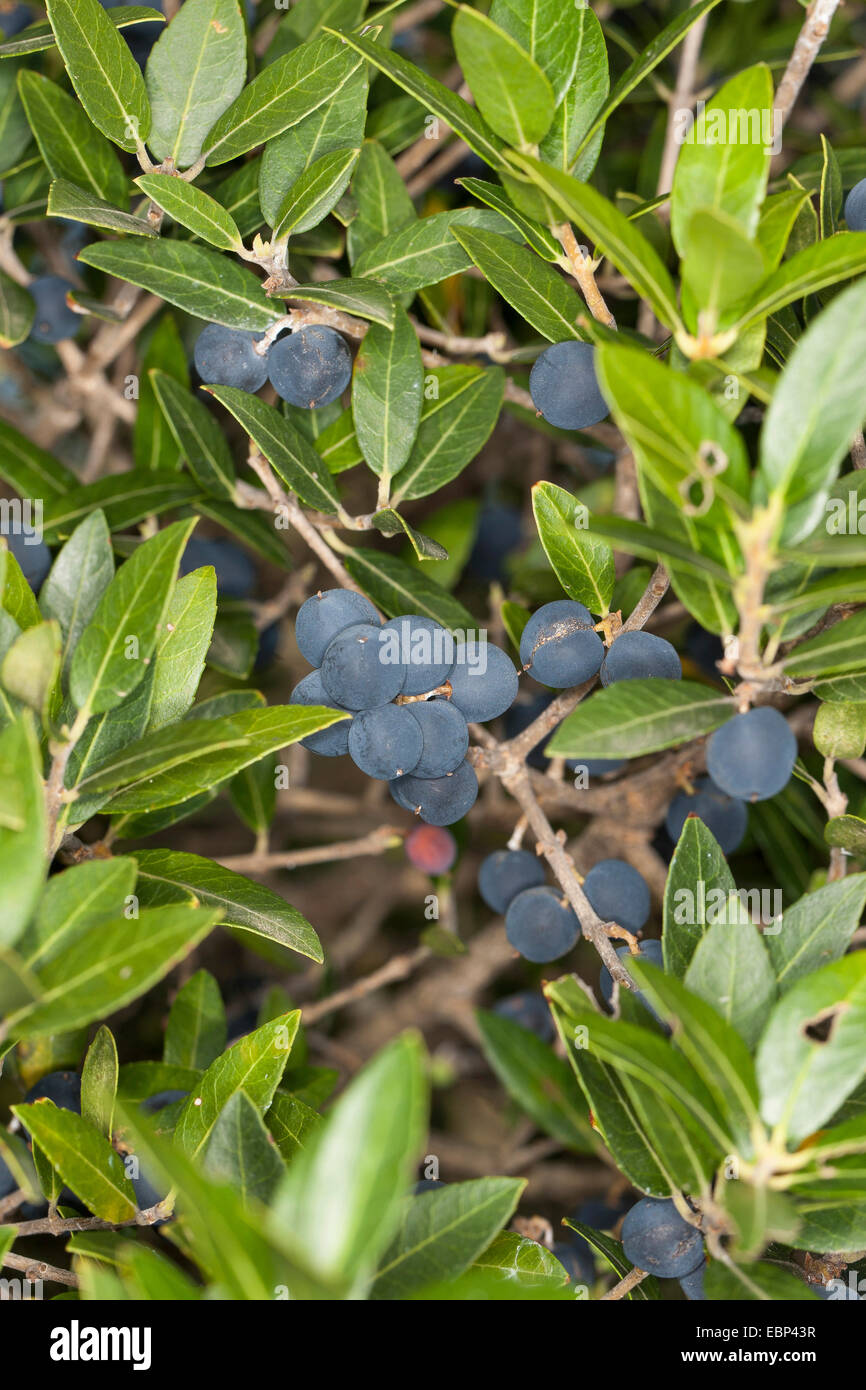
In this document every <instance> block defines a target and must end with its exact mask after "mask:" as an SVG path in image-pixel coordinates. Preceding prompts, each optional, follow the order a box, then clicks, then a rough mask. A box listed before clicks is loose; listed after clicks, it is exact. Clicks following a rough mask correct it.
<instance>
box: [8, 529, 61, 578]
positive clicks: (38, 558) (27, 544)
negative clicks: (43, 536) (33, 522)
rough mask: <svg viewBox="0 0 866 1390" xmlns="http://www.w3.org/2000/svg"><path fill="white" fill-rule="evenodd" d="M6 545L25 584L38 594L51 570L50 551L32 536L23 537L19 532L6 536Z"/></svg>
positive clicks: (42, 542) (43, 543)
mask: <svg viewBox="0 0 866 1390" xmlns="http://www.w3.org/2000/svg"><path fill="white" fill-rule="evenodd" d="M34 542H35V543H34ZM6 544H7V545H8V546H9V549H10V550H11V551H12V554H13V555H14V556H15V559H16V560H17V561H18V563H19V565H20V566H21V572H22V574H23V575H24V578H25V579H26V580H27V583H28V584H29V585H30V587H31V589H33V590H34V592H37V593H38V591H39V589H40V588H41V586H42V583H43V581H44V579H45V577H46V575H47V574H48V571H49V570H50V569H51V551H50V550H49V549H48V546H47V545H46V544H45V542H44V541H39V540H36V538H35V536H34V535H33V534H31V535H29V536H24V535H22V534H20V533H19V532H15V533H13V534H10V535H7V536H6Z"/></svg>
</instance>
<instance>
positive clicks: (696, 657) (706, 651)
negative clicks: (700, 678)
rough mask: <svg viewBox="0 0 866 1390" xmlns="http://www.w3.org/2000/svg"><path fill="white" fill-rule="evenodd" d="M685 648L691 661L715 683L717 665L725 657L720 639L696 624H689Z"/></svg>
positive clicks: (717, 671) (717, 673) (717, 670)
mask: <svg viewBox="0 0 866 1390" xmlns="http://www.w3.org/2000/svg"><path fill="white" fill-rule="evenodd" d="M685 646H686V651H687V652H688V654H689V656H690V657H691V659H692V661H693V662H694V663H695V665H696V666H698V667H699V668H700V670H701V671H703V673H704V675H705V676H709V677H710V679H711V680H714V681H717V680H718V679H719V667H718V663H719V662H720V661H721V660H722V658H723V657H724V655H725V648H724V645H723V643H722V639H721V637H717V636H716V634H715V633H714V632H707V630H706V628H703V627H700V625H699V624H698V623H691V624H690V625H689V628H688V630H687V632H686V640H685Z"/></svg>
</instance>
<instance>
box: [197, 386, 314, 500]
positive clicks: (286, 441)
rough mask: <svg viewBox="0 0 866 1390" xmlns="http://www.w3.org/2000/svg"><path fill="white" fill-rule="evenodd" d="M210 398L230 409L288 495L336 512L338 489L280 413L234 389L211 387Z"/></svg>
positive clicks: (307, 446)
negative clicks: (296, 496)
mask: <svg viewBox="0 0 866 1390" xmlns="http://www.w3.org/2000/svg"><path fill="white" fill-rule="evenodd" d="M208 389H209V392H210V395H212V396H214V397H215V399H216V400H218V401H219V402H220V403H221V404H222V405H224V406H225V407H226V409H227V410H230V411H231V413H232V415H234V417H235V419H236V420H237V421H238V423H239V424H240V425H241V427H242V428H243V429H244V430H246V432H247V434H248V435H249V437H250V439H251V440H252V441H253V443H254V444H255V446H256V448H257V449H260V450H261V452H262V453H263V454H264V456H265V458H266V459H267V460H268V462H269V463H270V464H271V466H272V467H273V469H274V471H275V472H276V474H277V476H278V477H279V478H280V479H281V480H282V482H283V483H285V485H286V487H287V488H288V489H289V491H290V492H296V493H297V495H298V497H299V499H300V500H301V502H303V503H304V504H305V505H306V506H308V507H314V508H316V510H318V511H323V512H328V513H333V512H335V511H336V509H337V500H338V499H337V489H336V486H335V484H334V481H333V479H332V477H331V474H330V473H329V472H328V470H327V468H326V467H325V465H324V464H323V463H322V460H321V459H320V457H319V455H318V454H317V452H316V450H315V449H314V448H313V446H312V444H310V443H309V441H308V440H306V439H305V438H304V436H303V435H302V434H300V433H299V432H298V431H297V430H296V429H295V428H294V427H293V426H292V425H290V424H289V421H288V420H287V419H286V417H285V415H283V414H282V413H281V411H279V410H277V409H276V408H275V407H274V406H272V405H268V404H267V402H266V401H262V400H259V398H258V396H251V395H249V393H248V392H246V391H240V390H238V388H237V387H235V386H211V387H209V388H208Z"/></svg>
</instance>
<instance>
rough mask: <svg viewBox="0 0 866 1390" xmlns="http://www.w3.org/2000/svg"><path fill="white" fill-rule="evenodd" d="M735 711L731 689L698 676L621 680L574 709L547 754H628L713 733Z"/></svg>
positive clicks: (554, 737)
mask: <svg viewBox="0 0 866 1390" xmlns="http://www.w3.org/2000/svg"><path fill="white" fill-rule="evenodd" d="M733 713H734V705H733V703H732V701H731V699H730V697H729V696H727V695H721V694H719V692H718V691H716V690H711V689H708V688H707V686H705V685H698V684H697V682H695V681H659V680H636V681H620V682H619V684H618V685H610V686H608V687H607V688H606V689H604V690H597V691H596V692H595V694H594V695H593V696H592V698H591V699H590V700H584V702H583V703H582V704H581V705H579V706H578V707H577V709H576V710H574V711H572V713H571V714H570V715H568V717H567V718H566V719H564V720H563V722H562V723H561V724H560V726H559V728H558V729H557V730H556V731H555V733H554V735H553V738H552V739H551V740H550V742H549V743H548V744H547V745H546V746H545V750H544V751H545V752H546V753H547V755H548V757H560V756H562V757H566V758H621V757H622V755H623V753H624V752H625V754H626V756H627V757H629V758H637V757H639V756H640V754H642V753H657V752H659V751H660V750H661V749H662V748H673V747H675V746H676V745H677V744H678V743H685V742H687V741H688V740H689V739H692V738H699V737H700V736H701V735H702V734H708V733H711V732H712V730H713V729H717V728H718V727H719V725H720V724H724V722H725V720H726V719H730V717H731V715H732V714H733Z"/></svg>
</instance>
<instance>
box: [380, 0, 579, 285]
mask: <svg viewBox="0 0 866 1390" xmlns="http://www.w3.org/2000/svg"><path fill="white" fill-rule="evenodd" d="M589 13H592V11H589ZM455 183H457V184H458V185H459V187H460V188H465V189H466V192H467V193H471V194H472V196H473V197H474V198H477V199H478V200H479V202H482V203H486V204H487V206H488V207H489V208H493V210H494V212H501V213H502V216H503V217H507V219H508V221H509V222H510V223H511V224H512V226H514V227H516V228H517V230H518V231H519V232H520V233H522V235H523V239H524V241H526V243H527V244H528V245H529V247H530V248H531V249H532V250H533V251H534V252H535V253H536V255H538V256H541V257H542V259H543V260H545V261H558V260H560V259H561V257H562V247H561V246H560V244H559V242H558V241H557V240H556V237H555V236H552V235H551V233H550V232H549V231H548V230H547V228H546V227H543V226H542V225H541V223H540V222H535V221H533V219H532V218H531V217H525V216H524V215H523V213H522V212H520V211H519V209H518V208H516V207H515V206H514V204H513V203H511V202H509V200H508V198H507V197H506V196H505V193H504V191H503V189H501V188H500V187H499V185H498V184H495V183H487V182H486V180H484V179H473V178H467V179H455ZM401 185H402V180H401ZM382 235H384V233H382ZM455 235H456V233H455ZM464 235H465V234H461V235H460V236H458V240H459V241H460V242H461V245H464V246H466V250H467V251H469V253H470V255H471V256H472V259H473V260H475V256H474V254H473V252H472V250H471V248H470V247H469V245H468V244H467V243H466V242H465V241H464V240H463V236H464ZM475 236H476V237H478V236H480V237H482V239H483V240H486V239H487V238H484V237H483V234H482V233H476V234H475ZM473 239H474V238H473ZM513 250H514V248H513V247H509V251H513ZM477 264H478V262H477V261H476V265H477ZM486 273H487V272H486V271H485V274H486ZM502 273H503V275H504V273H505V272H504V268H503V271H502ZM487 278H488V279H489V280H490V282H491V284H493V283H495V282H494V280H493V276H492V275H488V277H487ZM523 278H524V279H525V278H526V277H523ZM557 278H558V283H559V284H560V285H562V284H563V283H564V282H563V281H562V279H561V278H559V277H557ZM551 283H552V282H551ZM500 294H503V291H501V290H500ZM503 297H504V298H507V296H505V295H503ZM509 302H510V301H509ZM581 308H582V306H581Z"/></svg>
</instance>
